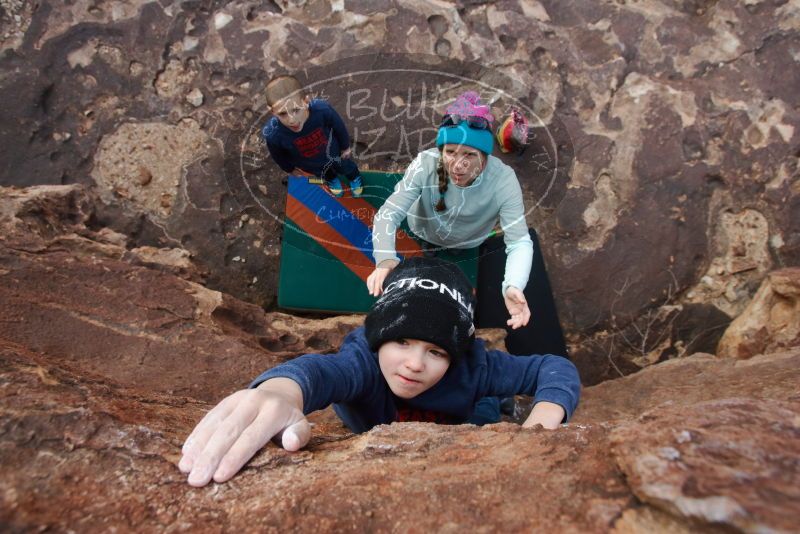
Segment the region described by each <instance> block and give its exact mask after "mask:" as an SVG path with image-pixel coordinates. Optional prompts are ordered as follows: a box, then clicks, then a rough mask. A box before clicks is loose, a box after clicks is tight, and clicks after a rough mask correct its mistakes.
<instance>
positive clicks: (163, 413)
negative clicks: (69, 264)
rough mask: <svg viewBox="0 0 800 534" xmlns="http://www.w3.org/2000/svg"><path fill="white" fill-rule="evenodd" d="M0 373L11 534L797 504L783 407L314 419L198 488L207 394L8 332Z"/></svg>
mask: <svg viewBox="0 0 800 534" xmlns="http://www.w3.org/2000/svg"><path fill="white" fill-rule="evenodd" d="M656 367H658V366H656ZM0 369H1V370H2V373H1V374H0V376H2V386H3V387H2V395H0V450H2V451H3V454H2V455H0V467H2V470H3V473H4V475H3V477H2V479H0V522H2V523H3V524H4V525H6V527H7V528H10V529H11V530H12V531H32V530H46V529H51V530H56V531H64V530H81V531H95V530H109V529H110V530H131V529H133V530H158V531H162V530H181V531H183V530H212V531H240V530H252V529H256V530H264V531H270V532H271V531H286V530H309V529H315V530H320V531H365V530H377V531H389V530H401V531H408V530H415V529H420V530H425V531H428V530H437V531H439V530H457V529H458V530H461V529H464V528H468V529H476V528H483V529H488V530H503V531H505V530H531V529H534V530H539V529H546V530H548V531H559V532H602V531H609V530H611V529H612V528H615V526H616V527H618V528H619V532H631V531H634V532H635V531H636V530H635V528H637V527H640V528H644V527H645V526H648V525H649V526H653V525H661V526H664V525H669V526H670V527H671V528H673V529H679V530H677V531H678V532H684V531H689V529H691V531H692V532H698V531H708V532H714V531H716V529H717V528H719V527H728V528H732V529H735V530H738V531H744V532H763V531H766V530H770V529H771V531H775V532H781V531H786V532H789V531H791V529H792V528H793V526H792V525H793V523H792V520H793V518H794V517H796V513H795V512H796V510H797V507H798V505H800V495H798V493H797V488H798V487H800V485H799V483H800V472H798V465H800V455H798V450H797V447H795V446H794V444H795V443H796V441H797V437H798V432H800V427H798V423H797V422H798V420H800V405H799V404H798V402H796V401H795V402H787V401H774V400H767V401H763V400H758V401H756V400H747V399H738V400H722V401H710V402H705V403H697V404H694V405H691V406H663V407H657V408H654V409H653V410H650V411H648V412H647V413H646V414H645V415H643V416H642V417H640V418H638V419H630V420H628V421H623V422H619V423H616V424H610V423H589V424H571V425H569V426H567V427H564V428H560V429H558V430H555V431H544V430H541V429H538V430H537V429H531V430H523V429H521V428H520V427H518V426H516V425H513V424H508V423H501V424H499V425H493V426H491V427H484V428H482V429H479V428H476V427H472V426H469V425H464V426H457V427H447V426H437V425H433V424H425V423H399V424H393V425H390V426H381V427H377V428H375V429H373V430H372V431H371V432H369V433H367V434H364V435H361V436H351V437H347V436H346V435H343V434H342V433H341V430H340V428H337V426H336V425H335V423H334V424H331V423H330V422H328V421H326V420H325V419H324V418H322V419H314V421H315V422H316V425H315V427H314V435H313V437H312V441H311V443H310V444H309V446H308V447H307V448H306V449H304V450H302V451H300V452H297V453H287V452H285V451H283V450H282V449H280V448H278V447H276V446H274V445H268V446H267V447H266V448H265V449H264V450H262V451H261V452H260V453H258V454H257V455H256V457H255V458H254V459H253V460H252V461H251V462H250V463H249V464H248V465H247V466H246V467H245V469H244V470H243V472H242V473H240V474H239V475H238V476H237V477H236V478H234V479H233V480H232V481H230V482H228V483H226V484H222V485H211V486H209V487H206V488H202V489H194V488H191V487H190V486H188V484H186V482H185V479H184V476H183V475H181V474H180V473H179V471H178V470H177V468H176V466H175V464H176V463H177V461H178V459H179V451H180V444H181V442H182V440H183V439H184V438H185V436H186V435H187V434H188V432H189V431H190V430H191V428H192V427H193V425H194V424H195V423H196V422H197V421H198V420H199V418H200V417H201V416H202V414H203V412H204V411H205V410H206V409H207V408H208V407H209V405H208V404H206V403H203V402H200V401H197V400H194V399H189V398H186V397H182V396H174V395H167V394H157V393H145V392H143V391H142V390H141V389H138V388H136V387H127V386H123V385H120V384H119V383H117V382H115V381H114V380H111V379H108V378H106V377H99V376H96V375H93V374H91V373H87V372H86V371H85V370H76V369H73V368H71V367H70V365H67V364H65V363H64V362H63V360H61V359H60V358H58V356H57V355H53V356H44V355H41V354H36V353H33V352H30V351H29V350H27V349H25V348H24V347H21V346H20V345H17V344H13V343H8V342H6V341H0ZM625 529H628V530H625ZM631 529H634V530H631ZM639 531H641V530H639Z"/></svg>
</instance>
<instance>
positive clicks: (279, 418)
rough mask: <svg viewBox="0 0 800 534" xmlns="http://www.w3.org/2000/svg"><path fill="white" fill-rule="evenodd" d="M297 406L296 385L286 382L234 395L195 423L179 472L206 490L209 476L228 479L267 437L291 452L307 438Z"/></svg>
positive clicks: (300, 400)
mask: <svg viewBox="0 0 800 534" xmlns="http://www.w3.org/2000/svg"><path fill="white" fill-rule="evenodd" d="M302 407H303V393H302V391H301V390H300V386H298V385H297V383H296V382H294V381H293V380H290V379H288V378H273V379H271V380H267V381H266V382H264V383H262V384H261V385H259V386H258V387H257V388H256V389H244V390H241V391H237V392H236V393H234V394H233V395H230V396H228V397H226V398H225V399H223V400H222V402H220V403H219V404H217V405H216V406H215V407H214V408H212V409H211V411H209V412H208V413H207V414H206V416H205V417H203V419H202V420H201V421H200V422H199V423H198V424H197V426H196V427H195V429H194V430H193V431H192V433H191V434H190V435H189V437H188V438H187V439H186V442H185V443H184V444H183V449H182V452H183V457H182V458H181V461H180V463H179V464H178V468H179V469H180V470H181V472H183V473H186V474H188V475H189V477H188V482H189V484H190V485H192V486H205V485H206V484H208V483H209V482H210V481H211V479H212V478H213V479H214V481H216V482H225V481H227V480H229V479H230V478H231V477H233V475H235V474H236V473H238V472H239V470H240V469H241V468H242V466H243V465H244V464H245V463H246V462H247V461H248V460H249V459H250V458H252V457H253V456H254V455H255V453H256V452H258V451H259V450H260V449H261V448H262V447H264V445H266V444H267V442H268V441H269V440H270V439H272V438H280V440H281V445H282V446H283V448H284V449H286V450H287V451H296V450H298V449H300V448H302V447H304V446H305V445H306V444H307V443H308V440H309V438H310V437H311V425H309V423H308V420H306V418H305V416H304V415H303V409H302Z"/></svg>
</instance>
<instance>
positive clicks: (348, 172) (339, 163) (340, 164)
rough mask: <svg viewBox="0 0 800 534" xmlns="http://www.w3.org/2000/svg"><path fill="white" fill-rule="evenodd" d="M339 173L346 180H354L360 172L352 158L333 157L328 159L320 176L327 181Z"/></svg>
mask: <svg viewBox="0 0 800 534" xmlns="http://www.w3.org/2000/svg"><path fill="white" fill-rule="evenodd" d="M340 174H343V175H344V176H345V177H346V178H347V179H348V180H354V179H355V178H356V176H358V175H359V174H361V172H360V171H359V170H358V165H356V162H355V161H353V159H352V158H335V159H330V160H328V162H327V163H326V164H325V168H324V169H323V170H322V176H320V178H322V179H323V180H325V181H328V180H333V179H334V178H336V176H338V175H340Z"/></svg>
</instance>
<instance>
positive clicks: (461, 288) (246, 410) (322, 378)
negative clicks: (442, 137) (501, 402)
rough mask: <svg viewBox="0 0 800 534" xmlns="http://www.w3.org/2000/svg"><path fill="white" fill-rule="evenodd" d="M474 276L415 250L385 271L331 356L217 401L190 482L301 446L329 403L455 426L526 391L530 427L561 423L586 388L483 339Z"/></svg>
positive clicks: (354, 416)
mask: <svg viewBox="0 0 800 534" xmlns="http://www.w3.org/2000/svg"><path fill="white" fill-rule="evenodd" d="M474 306H475V301H474V297H473V290H472V287H471V286H470V283H469V281H468V280H467V278H466V277H465V276H464V275H463V274H462V272H461V270H460V269H459V268H458V267H457V266H455V265H454V264H451V263H448V262H445V261H443V260H440V259H437V258H410V259H408V260H405V261H403V262H402V263H400V264H399V265H398V266H397V267H396V268H395V269H393V270H392V272H391V273H389V276H387V277H386V280H385V283H384V286H383V291H382V295H381V297H380V299H378V301H377V302H376V303H375V305H374V306H373V307H372V309H371V310H370V312H369V314H368V315H367V317H366V320H365V321H364V326H363V327H360V328H358V329H356V330H354V331H353V332H351V333H350V334H348V336H347V337H346V338H345V340H344V342H343V344H342V346H341V348H340V350H339V352H338V353H336V354H329V355H321V354H306V355H304V356H301V357H299V358H296V359H294V360H291V361H289V362H286V363H284V364H281V365H278V366H277V367H274V368H272V369H270V370H268V371H267V372H265V373H263V374H262V375H261V376H259V377H258V378H256V380H255V381H253V383H252V384H251V385H250V388H249V389H246V390H242V391H238V392H236V393H234V394H233V395H231V396H229V397H227V398H226V399H224V400H223V401H222V402H220V403H219V404H218V405H217V406H216V407H215V408H213V409H212V410H211V411H210V412H209V413H208V414H207V415H206V416H205V417H204V418H203V419H202V421H200V423H199V424H198V425H197V427H196V428H195V429H194V431H193V432H192V433H191V435H190V436H189V437H188V439H187V440H186V443H185V444H184V446H183V457H182V458H181V461H180V464H179V468H180V470H181V471H182V472H184V473H187V474H188V482H189V484H191V485H193V486H204V485H206V484H208V483H209V482H210V481H211V480H212V479H213V480H215V481H216V482H225V481H226V480H228V479H230V478H231V477H233V476H234V475H235V474H236V473H237V472H238V471H239V470H240V469H241V468H242V466H243V465H244V464H245V463H246V462H247V461H248V460H249V459H250V458H252V456H253V455H254V454H255V453H256V452H258V450H259V449H261V448H262V447H264V445H266V443H267V442H268V441H269V440H270V439H272V438H273V437H280V440H281V444H282V446H283V447H284V448H285V449H286V450H289V451H296V450H298V449H300V448H302V447H304V446H305V445H306V443H308V440H309V438H310V435H311V427H310V425H309V423H308V421H307V420H306V418H305V415H306V414H308V413H311V412H313V411H315V410H320V409H323V408H325V407H326V406H328V405H330V404H333V405H334V410H335V411H336V413H337V414H338V415H339V417H340V418H341V419H342V421H343V422H344V423H345V424H346V425H347V426H348V427H349V428H350V429H351V430H352V431H353V432H365V431H367V430H369V429H371V428H372V427H373V426H375V425H379V424H388V423H392V422H395V421H431V422H437V423H444V424H459V423H465V422H467V421H468V419H469V417H470V415H471V414H472V412H473V409H474V406H475V403H476V402H477V401H478V400H479V399H482V398H484V397H487V396H509V395H516V394H524V395H530V396H532V397H533V398H534V403H535V404H534V407H533V410H532V412H531V414H530V416H529V417H528V419H527V420H526V421H525V422H524V423H523V426H524V427H530V426H533V425H536V424H540V425H542V426H544V427H545V428H550V429H553V428H557V427H558V426H559V424H561V423H564V422H566V421H567V420H568V419H569V418H570V417H571V415H572V413H573V412H574V410H575V408H576V406H577V404H578V397H579V394H580V381H579V378H578V373H577V370H576V369H575V366H574V365H573V364H572V363H570V361H569V360H567V359H566V358H563V357H561V356H552V355H545V356H539V355H533V356H511V355H509V354H507V353H505V352H502V351H498V350H487V349H486V347H485V345H484V342H483V340H481V339H476V338H475V335H474V332H475V327H474V325H473V313H474Z"/></svg>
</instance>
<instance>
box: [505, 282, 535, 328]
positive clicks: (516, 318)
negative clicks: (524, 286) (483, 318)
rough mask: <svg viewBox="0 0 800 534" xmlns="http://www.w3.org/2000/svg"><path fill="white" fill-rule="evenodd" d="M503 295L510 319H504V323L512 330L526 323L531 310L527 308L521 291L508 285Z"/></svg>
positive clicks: (526, 302)
mask: <svg viewBox="0 0 800 534" xmlns="http://www.w3.org/2000/svg"><path fill="white" fill-rule="evenodd" d="M503 297H504V299H505V301H506V308H507V309H508V314H509V315H510V316H511V319H509V320H508V321H506V324H507V325H508V326H510V327H511V328H512V329H514V330H516V329H517V328H519V327H521V326H525V325H526V324H528V321H529V320H530V318H531V310H530V308H528V301H527V300H526V299H525V295H523V294H522V291H520V290H519V289H518V288H516V287H514V286H508V289H506V294H505V295H504V296H503Z"/></svg>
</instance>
